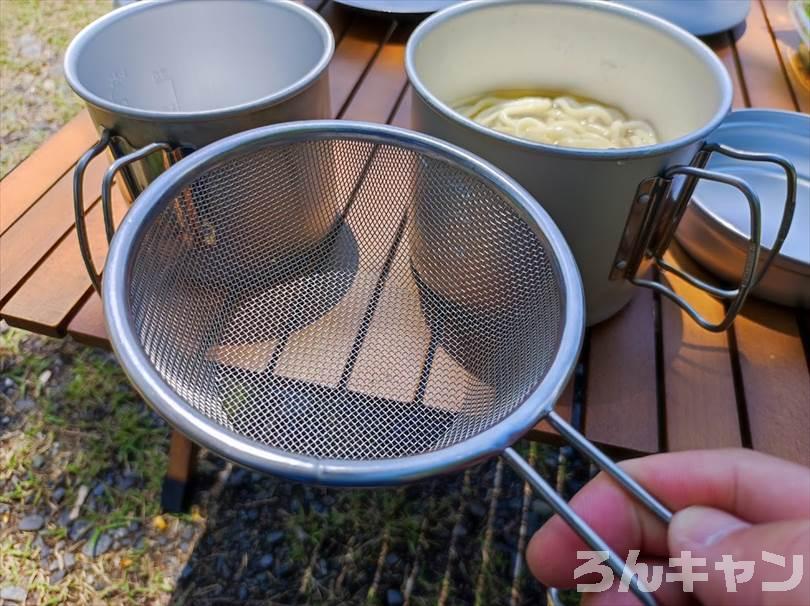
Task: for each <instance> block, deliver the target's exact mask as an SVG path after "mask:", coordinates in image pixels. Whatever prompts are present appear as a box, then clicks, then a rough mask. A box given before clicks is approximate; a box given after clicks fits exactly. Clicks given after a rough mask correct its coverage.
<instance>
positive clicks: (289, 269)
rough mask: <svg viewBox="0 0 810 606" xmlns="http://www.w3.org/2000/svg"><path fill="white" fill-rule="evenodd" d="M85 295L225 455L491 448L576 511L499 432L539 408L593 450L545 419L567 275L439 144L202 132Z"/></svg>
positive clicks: (560, 260) (382, 474) (298, 461)
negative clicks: (95, 291)
mask: <svg viewBox="0 0 810 606" xmlns="http://www.w3.org/2000/svg"><path fill="white" fill-rule="evenodd" d="M104 300H105V316H106V318H107V322H108V328H109V332H110V337H111V340H112V342H113V345H114V347H115V350H116V353H117V354H118V356H119V359H120V360H121V362H122V364H123V365H124V367H125V370H126V371H127V372H128V374H129V376H130V378H131V379H132V380H133V382H134V383H135V384H136V386H137V387H138V388H139V389H140V390H141V391H142V393H143V394H144V396H145V397H146V399H147V400H148V401H149V402H151V403H152V405H153V406H154V407H155V408H156V409H157V410H158V411H159V412H160V413H162V414H163V415H164V416H166V417H167V419H168V420H169V421H170V422H171V423H173V424H174V425H176V426H178V427H179V428H180V430H181V431H183V432H184V433H187V434H189V435H190V436H191V437H192V438H193V439H194V440H195V441H197V442H199V443H201V444H203V445H205V446H206V447H208V448H211V449H213V450H215V451H217V452H219V453H221V454H223V455H225V456H227V457H229V458H231V459H234V460H236V461H237V462H239V463H242V464H245V465H249V466H251V467H254V468H257V469H260V470H263V471H267V472H271V473H277V474H282V475H286V476H287V477H292V478H296V479H301V480H305V481H314V482H319V483H326V484H343V485H346V484H350V485H379V484H390V483H396V482H402V481H407V480H411V479H416V478H420V477H424V476H426V475H430V474H434V473H439V472H443V471H448V470H451V469H456V468H458V467H460V466H463V465H466V464H469V463H472V462H474V461H477V460H480V459H481V458H482V457H484V456H487V455H490V454H494V453H500V452H504V451H505V453H506V456H507V458H508V459H509V461H510V463H511V464H512V465H513V466H515V467H516V468H517V469H518V470H519V471H521V473H523V474H524V475H526V476H527V477H528V479H529V480H530V481H531V482H532V483H533V484H534V485H535V486H536V487H537V488H538V489H539V490H540V491H541V492H542V493H543V494H544V495H545V496H546V497H547V498H550V499H552V505H553V506H554V507H555V509H557V510H558V511H559V512H560V513H563V515H573V514H572V512H571V511H570V509H568V508H567V506H565V503H563V502H562V501H560V500H559V498H558V497H556V494H554V493H553V491H552V490H551V489H550V488H548V487H547V486H538V485H537V484H538V482H542V480H540V479H539V476H537V475H536V474H535V473H534V472H533V471H532V470H530V469H528V467H527V466H526V465H525V463H523V462H522V461H520V460H519V458H518V457H517V455H516V454H515V453H514V451H512V450H511V449H509V448H508V446H509V444H510V443H511V442H512V441H514V440H515V439H516V438H517V437H519V436H520V435H521V434H522V433H524V432H525V431H526V430H527V429H529V427H531V426H532V425H533V424H534V423H536V422H537V420H538V419H539V418H540V417H541V416H544V415H546V416H548V417H549V419H550V420H551V422H552V423H554V424H555V426H557V425H559V429H560V431H561V433H564V435H568V436H569V437H572V438H573V440H574V441H575V442H576V443H577V445H578V446H580V447H581V448H585V449H586V450H588V451H589V452H590V451H591V450H592V449H593V447H592V446H590V445H589V444H588V443H587V442H586V441H585V440H584V438H582V437H581V436H579V435H578V434H576V433H575V432H573V430H572V429H571V428H570V427H568V426H566V425H565V424H564V422H563V421H562V420H561V419H560V418H559V417H557V416H556V415H554V414H553V412H551V406H552V405H553V403H554V402H555V401H556V399H557V396H558V395H559V394H560V392H561V390H562V388H563V386H564V385H565V382H566V380H567V378H568V376H569V374H570V372H571V370H572V368H573V366H574V364H575V361H576V356H577V353H578V349H579V345H580V342H581V339H582V331H583V312H582V310H583V301H582V293H581V286H580V283H579V278H578V275H577V272H576V268H575V266H574V263H573V260H572V258H571V253H570V251H569V250H568V248H567V246H566V245H565V242H564V241H563V239H562V237H561V236H560V234H559V232H558V231H557V229H556V227H555V226H554V225H553V223H552V222H551V220H550V219H549V218H548V217H547V215H546V214H545V213H544V212H543V211H542V210H541V209H540V208H539V207H538V206H537V204H536V203H535V202H534V201H533V200H532V199H531V198H530V197H529V196H528V194H526V192H525V191H523V190H522V189H520V188H519V187H517V186H516V185H515V184H514V183H513V182H512V181H511V180H509V179H508V178H507V177H505V176H504V175H503V174H502V173H499V172H498V171H496V170H495V169H493V168H492V167H490V166H489V165H486V164H484V163H482V162H481V161H479V160H477V159H476V158H474V157H472V156H470V155H469V154H466V153H465V152H463V151H461V150H458V149H457V148H453V147H451V146H449V145H446V144H443V143H440V142H438V141H436V140H433V139H429V138H426V137H423V136H420V135H417V134H415V133H409V132H407V131H401V130H398V129H393V128H390V127H383V126H372V125H361V124H356V123H346V122H340V123H336V122H313V123H298V124H290V125H283V126H275V127H269V128H265V129H258V130H256V131H250V132H248V133H243V134H240V135H236V136H234V137H231V138H229V139H226V140H224V141H221V142H219V143H216V144H214V145H211V146H209V147H207V148H205V149H203V150H201V151H199V152H196V153H194V154H193V155H192V156H191V157H189V158H188V159H186V160H183V161H182V162H181V163H180V164H178V165H176V166H175V167H173V168H171V169H170V170H169V171H168V172H167V173H166V174H165V175H163V176H161V177H160V178H159V179H158V180H157V181H156V182H155V183H154V184H153V185H151V186H150V187H149V188H148V189H147V191H146V192H145V193H144V194H143V195H142V196H141V198H139V200H138V202H137V204H136V205H135V206H134V207H133V208H132V210H131V211H130V213H129V215H128V216H127V217H126V219H125V220H124V222H123V223H122V226H121V229H120V230H119V232H118V234H116V237H115V240H114V242H113V247H112V250H111V252H110V257H109V260H108V263H107V267H106V271H105V283H104ZM591 454H594V453H593V452H591ZM595 456H597V457H598V458H597V460H598V462H600V463H604V464H605V465H606V466H607V467H608V469H609V470H610V471H612V472H613V473H617V474H620V475H619V480H620V481H621V482H622V483H623V484H625V485H626V486H628V487H629V488H630V489H631V490H632V491H633V492H635V493H636V494H638V495H639V496H640V497H641V498H642V499H644V500H645V502H649V503H651V504H652V506H653V507H657V508H659V511H660V512H662V516H663V517H666V515H665V514H666V513H667V512H666V510H664V509H663V507H661V506H660V504H657V502H655V501H654V500H653V499H652V497H650V496H649V495H648V494H647V493H646V492H644V491H643V489H641V487H639V486H638V485H637V484H635V483H634V482H633V481H632V480H631V479H629V478H628V477H626V476H624V475H623V474H621V472H619V471H618V470H617V469H616V468H615V466H614V465H613V464H612V463H610V462H609V461H608V460H606V459H604V457H602V456H601V455H599V454H598V451H596V455H595ZM603 459H604V460H603ZM548 493H550V494H548ZM552 495H553V496H552ZM555 497H556V501H555V500H554V499H555ZM573 523H574V525H575V527H576V525H577V522H576V520H575V521H574V522H573ZM579 523H580V524H581V521H579ZM578 530H579V529H578ZM586 530H587V529H586ZM583 532H584V531H583ZM591 534H592V533H591ZM584 536H586V538H587V539H589V540H591V541H594V540H596V541H597V543H592V544H598V545H600V548H603V547H605V546H604V544H602V543H598V537H594V536H590V535H587V533H586V535H584ZM617 565H618V566H620V565H621V561H620V560H619V561H618V564H617Z"/></svg>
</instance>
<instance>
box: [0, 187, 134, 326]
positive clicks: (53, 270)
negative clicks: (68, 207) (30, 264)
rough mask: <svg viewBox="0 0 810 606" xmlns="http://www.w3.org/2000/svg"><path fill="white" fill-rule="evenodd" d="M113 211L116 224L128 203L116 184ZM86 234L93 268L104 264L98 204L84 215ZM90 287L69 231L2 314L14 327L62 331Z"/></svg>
mask: <svg viewBox="0 0 810 606" xmlns="http://www.w3.org/2000/svg"><path fill="white" fill-rule="evenodd" d="M112 202H113V213H114V216H115V219H116V224H117V223H119V222H120V221H121V219H122V218H123V216H124V214H126V211H127V209H128V205H127V203H126V201H125V200H124V197H123V195H122V194H121V191H120V189H119V188H118V187H115V188H114V189H113V197H112ZM86 219H87V233H88V236H89V238H90V248H91V251H92V253H93V258H94V259H95V261H96V267H99V268H100V267H103V266H104V260H105V259H106V256H107V240H106V238H105V237H104V223H103V217H102V212H101V204H96V205H95V206H93V208H92V209H90V212H88V213H87V215H86ZM91 288H92V286H91V283H90V278H89V276H88V275H87V271H86V269H85V267H84V264H83V262H82V258H81V253H80V252H79V240H78V238H77V236H76V230H75V229H74V230H71V232H70V233H69V234H68V236H67V237H66V238H64V239H63V240H62V241H61V242H60V243H59V244H58V245H57V247H56V248H55V249H54V250H53V252H51V254H49V255H48V257H47V258H46V259H45V260H44V261H43V263H42V265H41V266H40V267H38V268H37V271H36V272H35V273H34V275H33V276H31V277H30V278H28V279H27V280H26V281H25V283H24V284H23V285H22V287H21V288H20V289H19V290H18V291H17V292H16V293H15V294H14V296H13V297H11V299H9V301H8V303H7V304H6V305H5V307H4V308H3V314H4V316H5V317H6V318H7V320H8V321H9V322H12V323H13V324H14V325H16V326H21V327H26V325H30V326H32V327H36V330H37V331H38V332H42V333H44V334H47V335H50V336H62V335H64V333H65V328H66V324H67V321H68V318H70V316H71V315H72V314H73V312H74V311H76V309H77V307H78V306H79V305H80V303H81V301H82V300H83V299H84V298H86V296H87V294H88V293H89V291H90V290H91Z"/></svg>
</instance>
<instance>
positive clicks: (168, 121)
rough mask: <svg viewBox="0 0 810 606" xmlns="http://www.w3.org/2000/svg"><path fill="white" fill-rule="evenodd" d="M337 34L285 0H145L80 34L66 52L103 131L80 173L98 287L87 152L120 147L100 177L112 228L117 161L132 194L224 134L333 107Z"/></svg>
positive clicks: (74, 81)
mask: <svg viewBox="0 0 810 606" xmlns="http://www.w3.org/2000/svg"><path fill="white" fill-rule="evenodd" d="M334 46H335V44H334V38H333V36H332V32H331V29H330V28H329V26H328V24H327V23H326V22H325V21H324V20H323V19H322V18H321V17H320V16H319V15H318V14H317V13H316V12H314V11H312V10H310V9H308V8H306V7H305V6H302V5H299V4H296V3H294V2H289V1H287V0H184V1H183V2H170V1H155V2H138V3H135V4H132V5H129V6H126V7H123V8H121V9H118V10H116V11H113V12H111V13H109V14H107V15H106V16H104V17H102V18H100V19H99V20H97V21H95V22H94V23H92V24H91V25H89V26H88V27H86V28H85V29H84V30H82V32H81V33H79V35H78V36H76V38H75V39H74V40H73V42H71V44H70V47H69V48H68V51H67V54H66V56H65V75H66V77H67V80H68V83H69V84H70V86H71V87H72V88H73V90H74V91H75V92H76V93H77V94H78V95H79V96H80V97H81V98H82V99H83V100H84V101H85V103H86V104H87V108H88V110H89V112H90V116H91V117H92V119H93V121H94V122H95V124H96V126H97V127H98V129H99V132H100V139H99V141H98V143H97V144H96V145H94V146H93V147H92V148H91V149H90V150H89V151H88V152H87V153H86V154H85V155H84V156H83V157H82V159H81V160H80V161H79V163H78V164H77V166H76V172H75V178H74V206H75V211H76V227H77V233H78V236H79V242H80V245H81V248H82V255H83V257H84V260H85V265H86V266H87V269H88V271H89V272H90V276H91V279H92V281H93V285H94V286H95V287H96V289H98V288H99V285H100V278H99V275H98V272H97V271H96V269H95V266H94V264H93V262H92V259H91V257H90V252H89V247H88V244H87V234H86V228H85V225H84V220H83V214H84V211H83V207H84V204H83V200H82V180H83V175H84V171H85V169H86V167H87V164H88V163H89V162H90V160H92V159H93V158H94V157H95V156H96V155H98V154H100V153H102V152H103V151H104V150H105V149H109V151H110V152H111V154H112V156H113V158H115V161H114V162H113V164H112V165H111V166H110V168H109V169H108V170H107V172H106V174H105V177H104V181H103V186H102V206H103V210H104V214H105V227H106V232H107V238H108V240H109V239H111V238H112V233H113V220H112V215H111V213H112V210H111V208H112V206H111V201H110V193H111V187H112V182H113V179H114V177H115V175H116V174H117V173H120V175H121V176H122V179H121V181H122V186H123V188H124V191H125V193H126V195H127V197H128V198H129V200H130V201H131V200H134V199H135V197H137V196H138V195H139V194H140V193H141V192H142V191H143V189H144V188H145V187H146V186H147V185H148V184H149V183H150V182H151V181H153V180H154V179H155V178H156V177H157V176H158V175H159V174H160V173H161V172H163V171H164V170H165V169H166V168H167V167H168V166H169V165H170V164H172V163H174V162H176V161H177V160H178V159H179V158H181V157H183V156H185V155H187V154H188V153H190V152H192V151H194V150H196V149H198V148H200V147H203V146H205V145H207V144H209V143H211V142H213V141H216V140H217V139H221V138H223V137H226V136H228V135H232V134H234V133H237V132H241V131H244V130H249V129H251V128H254V127H257V126H262V125H266V124H272V123H277V122H287V121H292V120H302V119H313V118H326V117H328V116H329V112H330V105H329V83H328V80H327V70H326V68H327V66H328V64H329V61H330V59H331V57H332V53H333V51H334ZM267 203H272V201H270V200H268V201H267ZM313 203H316V201H315V199H314V198H313ZM317 214H318V213H317V212H316V213H309V214H305V215H304V216H303V217H302V220H306V217H307V216H314V215H317ZM312 227H313V228H312V229H310V230H305V232H306V233H312V234H313V237H314V238H319V237H322V236H323V235H324V234H323V233H322V231H323V228H322V226H321V224H320V223H319V225H318V226H312Z"/></svg>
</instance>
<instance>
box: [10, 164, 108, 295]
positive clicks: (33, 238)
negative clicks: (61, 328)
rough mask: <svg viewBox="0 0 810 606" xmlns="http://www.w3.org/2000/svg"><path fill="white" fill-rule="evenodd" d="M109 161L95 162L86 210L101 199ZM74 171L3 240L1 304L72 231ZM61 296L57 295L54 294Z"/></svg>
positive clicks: (91, 166)
mask: <svg viewBox="0 0 810 606" xmlns="http://www.w3.org/2000/svg"><path fill="white" fill-rule="evenodd" d="M108 164H109V160H108V158H107V156H106V155H105V154H101V155H100V156H97V157H96V158H94V159H93V161H92V162H90V164H89V166H88V167H87V172H86V173H85V179H84V203H85V209H89V208H90V207H91V206H92V205H93V204H95V202H96V201H97V200H98V197H99V195H100V193H101V180H102V177H103V175H104V170H105V169H106V168H107V166H108ZM73 225H74V217H73V171H72V169H71V170H70V171H68V172H67V173H65V174H64V175H62V177H60V178H59V180H58V181H57V182H56V184H55V185H54V186H53V187H51V188H50V189H49V190H48V191H47V192H46V193H45V195H44V196H42V198H40V200H39V201H38V202H37V203H36V204H35V205H34V206H33V207H31V208H30V209H29V210H28V212H26V213H25V214H24V215H23V216H22V217H20V218H19V219H18V220H17V221H16V222H15V223H14V225H12V226H11V227H10V228H9V229H8V231H7V232H6V233H5V234H3V237H2V238H0V276H2V278H0V303H4V302H5V301H6V300H7V299H8V296H9V295H10V294H11V293H12V292H13V291H14V289H15V288H16V287H17V285H18V284H19V283H20V281H21V280H22V279H23V278H24V277H25V276H26V275H28V274H29V273H30V272H31V270H32V269H34V267H36V266H37V265H38V264H39V263H40V261H41V260H42V259H43V258H44V257H45V256H46V255H47V254H48V251H50V250H51V249H52V248H53V247H54V246H55V245H56V244H57V243H58V242H59V241H60V240H61V239H62V238H64V237H65V235H67V234H68V233H69V232H70V231H71V229H73V228H74V227H73ZM54 295H56V296H58V293H54Z"/></svg>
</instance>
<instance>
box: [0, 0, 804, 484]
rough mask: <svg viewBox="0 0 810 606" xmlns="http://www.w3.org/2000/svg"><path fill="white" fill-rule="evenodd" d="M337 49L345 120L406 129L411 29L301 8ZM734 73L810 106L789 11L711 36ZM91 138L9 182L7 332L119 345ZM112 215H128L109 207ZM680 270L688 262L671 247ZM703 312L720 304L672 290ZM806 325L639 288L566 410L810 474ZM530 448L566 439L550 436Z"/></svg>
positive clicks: (786, 103)
mask: <svg viewBox="0 0 810 606" xmlns="http://www.w3.org/2000/svg"><path fill="white" fill-rule="evenodd" d="M306 3H307V4H309V5H310V6H312V7H313V8H315V9H317V10H319V11H320V12H321V14H322V15H323V16H324V17H325V19H326V20H327V21H328V22H329V24H330V25H331V27H332V29H333V31H334V33H335V38H336V41H337V48H336V52H335V56H334V59H333V61H332V64H331V66H330V68H329V70H330V83H331V94H332V113H333V114H334V116H335V117H337V118H345V119H354V120H367V121H374V122H387V123H392V124H395V125H398V126H405V127H407V126H409V124H410V103H411V93H410V91H409V87H408V83H407V78H406V75H405V71H404V65H403V63H404V50H405V43H406V41H407V39H408V35H409V34H410V32H411V31H412V28H413V24H412V23H409V22H397V21H393V20H388V19H383V18H375V17H372V16H369V15H366V14H362V13H355V12H351V11H349V10H347V9H345V8H343V7H342V6H340V5H338V4H336V3H334V2H332V1H331V0H307V2H306ZM706 41H707V43H708V44H710V45H711V47H712V48H713V49H714V50H715V51H716V52H717V54H718V56H719V57H720V58H721V59H722V61H723V63H724V64H725V65H726V67H727V68H728V70H729V72H730V74H731V76H732V80H733V82H734V87H735V95H734V106H735V107H737V108H740V107H747V106H754V107H775V108H781V109H787V110H793V111H805V112H807V111H808V110H810V88H809V87H808V79H807V75H806V74H803V73H801V72H800V71H799V70H798V69H797V66H796V64H795V61H794V57H793V55H794V52H795V50H796V48H797V47H798V43H799V40H798V35H797V34H796V33H795V31H794V30H793V29H792V26H791V24H790V22H789V19H788V17H787V13H786V6H785V3H784V2H782V1H781V0H764V1H760V0H754V2H753V5H752V11H751V14H750V16H749V18H748V20H747V23H746V25H745V26H744V27H740V28H738V29H737V30H736V31H734V32H726V33H722V34H719V35H716V36H713V37H710V38H708V39H707V40H706ZM95 139H96V133H95V131H94V129H93V126H92V124H91V122H90V120H89V118H88V116H87V114H86V113H84V112H83V113H81V114H79V116H77V117H76V118H74V119H73V120H72V121H71V122H70V123H69V124H68V125H67V126H65V127H64V128H63V129H62V130H61V131H59V132H58V133H57V134H56V135H54V136H53V137H52V138H51V139H50V140H48V141H47V142H46V143H45V144H44V145H43V146H42V147H41V148H39V149H38V150H37V151H36V152H34V153H33V154H32V155H31V156H30V157H29V158H28V159H27V160H26V161H24V162H23V163H22V164H20V165H19V166H18V167H17V168H15V169H14V170H13V171H12V172H11V173H9V175H8V176H7V177H6V178H5V179H3V180H2V182H0V316H1V317H2V318H4V319H5V320H6V321H7V322H8V323H9V324H10V325H12V326H18V327H21V328H25V329H27V330H30V331H33V332H37V333H41V334H45V335H51V336H64V335H66V334H69V335H71V336H73V337H74V338H75V339H77V340H78V341H81V342H83V343H88V344H91V345H96V346H101V347H109V342H108V339H107V335H106V333H105V329H104V324H103V318H102V311H101V301H100V299H99V298H98V296H97V295H96V294H95V293H94V292H93V290H92V288H91V285H90V281H89V279H88V277H87V275H86V273H85V269H84V266H83V264H82V260H81V256H80V254H79V250H78V246H77V240H76V232H75V229H74V226H73V216H72V213H73V211H72V200H71V183H72V173H73V166H74V164H75V163H76V161H77V159H78V157H79V156H80V155H81V153H82V152H84V151H85V150H86V149H87V148H88V147H89V146H90V145H91V144H92V143H93V141H95ZM107 162H108V160H107V159H106V158H105V157H103V156H102V157H99V158H98V159H97V160H96V161H94V162H93V163H91V165H90V168H89V170H88V173H87V178H86V185H85V187H86V196H85V199H86V201H87V202H86V214H87V221H88V229H89V233H90V236H91V241H92V243H93V254H94V256H95V258H96V261H97V264H99V266H100V265H101V264H102V263H103V260H104V255H105V252H106V245H105V243H104V238H103V226H102V221H101V212H100V211H101V209H100V205H99V200H98V197H97V193H98V192H99V187H100V182H101V177H102V172H103V169H104V168H105V166H106V165H107ZM115 204H116V207H117V208H116V217H117V219H118V220H120V218H121V216H122V215H123V214H124V212H125V210H126V204H125V202H124V200H123V199H122V198H121V197H120V196H119V197H117V198H116V200H115ZM670 259H671V261H672V262H673V263H676V264H678V265H680V266H682V267H689V268H690V269H693V270H695V271H700V270H699V269H697V268H695V267H694V266H693V263H692V262H691V261H690V260H689V258H688V257H686V255H685V254H684V253H683V251H681V250H679V249H678V248H677V247H674V249H673V250H671V251H670ZM673 286H674V287H675V288H676V289H677V290H678V292H680V293H682V294H684V295H686V296H688V297H689V298H690V300H691V301H694V302H695V305H696V306H697V307H698V308H699V309H700V311H701V312H702V313H705V314H707V315H708V316H710V317H717V318H719V317H720V315H721V314H722V312H723V306H722V304H721V303H718V302H717V301H715V300H714V299H712V298H711V297H709V296H707V295H705V294H703V293H701V292H698V291H696V290H695V289H694V288H692V287H690V286H688V285H686V284H683V283H675V284H673ZM809 364H810V314H808V312H806V311H796V310H792V309H787V308H783V307H779V306H776V305H772V304H770V303H766V302H762V301H757V300H751V301H750V302H749V303H748V304H747V305H746V307H745V309H744V311H743V313H742V315H741V317H740V318H739V319H738V320H737V322H736V323H735V324H734V326H733V328H731V329H730V330H728V331H727V332H725V333H722V334H713V333H709V332H706V331H704V330H702V329H700V328H699V327H697V325H695V324H694V322H692V321H691V320H690V319H689V318H688V317H687V316H686V315H685V314H684V313H683V312H681V311H680V309H679V308H677V307H675V306H674V305H672V304H671V303H670V302H669V301H667V300H663V301H662V300H661V299H660V298H659V297H658V296H657V295H653V294H652V293H650V292H646V291H644V292H641V291H640V292H639V293H638V294H637V296H636V297H635V299H634V300H633V302H632V303H631V304H630V305H629V306H628V307H627V308H626V309H624V310H623V311H622V312H621V313H619V314H618V315H617V316H616V317H614V318H612V319H610V320H608V321H606V322H604V323H602V324H600V325H599V326H596V327H594V328H592V329H590V330H589V331H588V334H587V337H586V343H585V348H584V350H583V354H582V357H581V360H580V363H579V365H578V368H577V372H576V375H575V377H574V379H572V383H571V385H569V388H568V389H567V390H566V392H565V394H564V395H563V397H562V399H561V401H560V402H559V403H558V407H557V410H558V411H559V412H561V414H563V416H565V417H567V418H568V419H570V420H571V421H572V422H573V423H574V424H576V425H578V426H579V427H580V428H581V429H582V430H583V431H584V432H585V434H586V435H587V436H588V437H589V438H590V439H592V440H594V441H596V442H597V443H599V444H601V445H603V446H604V447H606V448H608V449H609V450H612V451H614V452H615V453H616V454H619V455H622V454H624V455H633V454H644V453H652V452H658V451H663V450H679V449H686V448H711V447H721V446H744V447H749V448H754V449H757V450H760V451H763V452H768V453H772V454H775V455H777V456H780V457H784V458H787V459H791V460H794V461H799V462H802V463H804V464H810V431H808V428H810V373H808V365H809ZM530 437H532V438H539V439H550V440H554V439H556V434H554V432H553V430H551V429H550V428H549V427H548V426H547V425H546V424H540V425H539V426H538V427H537V428H535V430H534V431H533V432H531V434H530ZM192 451H193V449H192V448H191V447H190V445H189V443H188V442H187V441H186V440H185V439H184V438H182V436H179V435H175V436H174V438H173V440H172V455H171V461H172V464H171V465H170V476H172V477H173V478H174V479H175V481H179V482H182V481H183V480H184V478H185V476H186V474H187V473H188V469H189V468H188V464H187V461H188V460H189V458H190V457H189V453H191V452H192Z"/></svg>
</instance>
